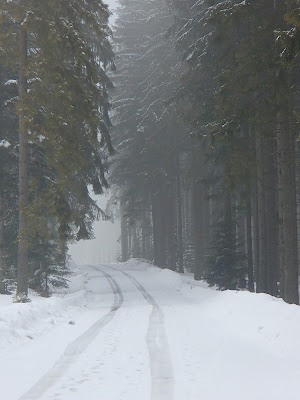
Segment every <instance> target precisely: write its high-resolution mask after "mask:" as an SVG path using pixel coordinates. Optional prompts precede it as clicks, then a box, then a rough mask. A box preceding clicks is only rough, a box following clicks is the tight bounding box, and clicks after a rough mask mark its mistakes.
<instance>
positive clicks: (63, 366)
mask: <svg viewBox="0 0 300 400" xmlns="http://www.w3.org/2000/svg"><path fill="white" fill-rule="evenodd" d="M93 269H94V268H93ZM98 271H99V270H98ZM101 272H102V274H103V275H104V276H105V278H106V279H107V281H108V283H109V285H110V287H111V289H112V291H113V293H114V301H113V304H112V306H111V308H110V310H109V312H108V313H106V314H105V315H104V316H103V317H101V318H100V319H99V320H98V321H96V322H95V323H94V324H93V325H92V326H91V327H90V328H88V329H87V330H86V331H85V332H84V333H83V334H82V335H80V336H79V337H78V338H77V339H75V340H74V341H73V342H71V343H70V344H69V345H68V346H67V347H66V349H65V351H64V353H63V354H62V356H61V358H60V359H59V360H58V361H57V362H56V363H55V364H54V365H53V367H52V368H51V369H50V371H49V372H47V373H46V374H45V375H44V376H43V377H42V378H41V379H40V380H39V381H38V382H37V383H36V384H35V385H34V386H33V387H32V388H30V389H29V390H28V391H27V392H26V393H25V394H24V395H23V396H21V397H20V399H19V400H36V399H39V398H41V396H42V395H43V394H44V393H45V392H46V391H48V390H49V389H50V388H51V387H52V386H53V385H54V384H55V383H56V382H57V381H58V380H59V379H60V378H61V377H62V376H63V375H64V374H65V373H66V371H67V370H68V369H69V367H70V365H71V364H73V363H74V361H75V360H76V358H77V357H78V356H79V355H80V354H82V353H83V352H84V351H85V349H86V348H87V347H88V345H89V344H90V343H92V342H93V340H94V339H95V338H96V336H97V335H98V334H99V332H100V331H101V329H102V328H103V327H104V326H105V325H107V324H108V323H109V322H110V321H111V320H112V319H113V318H114V316H115V314H116V311H117V310H119V308H120V307H121V306H122V304H123V301H124V297H123V293H122V291H121V289H120V287H119V285H118V283H117V282H116V281H115V279H114V278H112V276H110V275H109V274H107V273H106V272H104V271H102V270H101Z"/></svg>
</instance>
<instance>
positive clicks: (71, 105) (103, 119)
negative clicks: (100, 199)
mask: <svg viewBox="0 0 300 400" xmlns="http://www.w3.org/2000/svg"><path fill="white" fill-rule="evenodd" d="M108 18H109V11H108V8H107V6H106V5H104V4H103V3H102V2H101V1H100V2H99V1H95V0H68V1H65V0H55V1H46V2H44V1H37V0H19V1H6V0H1V1H0V48H1V53H0V87H1V89H0V93H1V94H0V96H1V100H0V176H1V179H0V282H1V287H0V289H1V293H5V292H8V291H9V290H10V285H11V284H13V283H14V282H16V281H17V288H16V301H19V302H26V301H27V300H28V297H27V295H28V287H31V288H34V289H36V290H38V291H40V292H41V293H42V294H43V295H45V296H47V295H48V290H49V286H50V285H52V286H66V285H67V281H66V275H67V274H68V269H67V265H66V259H67V246H68V242H70V241H72V240H79V239H82V238H89V237H90V236H91V235H92V222H93V221H94V220H95V219H97V218H99V217H101V216H102V217H104V218H105V214H104V213H103V212H102V210H101V209H99V207H98V206H97V204H96V203H95V202H94V201H93V200H92V199H91V198H90V194H89V193H90V192H89V188H92V189H93V190H94V192H95V193H96V194H100V193H102V191H103V188H104V187H107V186H108V183H107V181H106V178H105V172H106V170H107V157H108V154H109V153H112V152H113V148H112V144H111V140H110V136H109V132H108V128H109V125H110V121H109V116H108V112H109V108H110V103H109V100H108V94H107V90H108V88H109V87H110V86H111V85H112V84H111V82H110V79H109V78H108V76H107V72H106V70H107V67H109V66H111V65H112V64H113V58H114V57H113V52H112V49H111V45H110V42H109V37H110V34H111V33H110V29H109V27H108Z"/></svg>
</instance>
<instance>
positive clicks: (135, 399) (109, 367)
mask: <svg viewBox="0 0 300 400" xmlns="http://www.w3.org/2000/svg"><path fill="white" fill-rule="evenodd" d="M69 292H70V293H69V294H67V295H66V296H65V298H64V299H63V301H64V302H66V301H67V302H70V310H69V311H68V312H69V314H68V316H67V319H66V318H64V313H63V311H62V312H61V320H60V321H56V322H55V323H54V324H52V326H50V327H48V328H47V329H45V330H44V331H42V332H41V333H40V334H39V335H37V336H36V337H32V338H31V339H30V340H28V339H27V341H26V342H22V343H20V344H19V345H14V346H12V347H11V348H10V351H6V352H5V351H4V350H3V351H2V353H1V352H0V356H1V361H0V372H1V374H0V387H1V390H2V393H4V394H5V396H4V397H3V398H5V399H7V400H17V399H19V400H37V399H42V400H71V399H72V400H79V399H80V400H99V399H101V400H183V399H184V400H201V399H205V400H219V399H222V400H223V399H225V400H240V399H242V400H248V399H249V400H250V399H253V398H255V399H256V400H257V399H258V400H266V399H269V398H270V399H271V398H272V400H279V399H280V400H282V398H284V399H286V400H289V399H291V400H294V399H295V398H297V396H298V391H299V390H298V382H299V379H300V350H299V347H300V346H298V347H297V348H295V347H296V346H295V344H296V343H298V342H299V337H300V313H299V307H296V306H290V305H287V304H284V303H283V302H282V301H280V300H277V299H272V298H271V297H269V296H266V295H255V294H250V293H246V292H243V293H242V292H239V293H237V292H229V291H228V292H217V291H215V290H212V289H208V288H205V287H204V285H203V284H198V283H196V282H193V281H192V279H191V278H189V277H182V276H180V275H179V274H176V273H173V272H171V271H167V270H160V269H157V268H154V267H151V266H149V265H147V264H145V263H143V262H141V261H137V260H131V261H130V262H128V263H125V264H118V265H98V266H84V267H77V270H76V275H75V276H74V277H73V278H72V284H71V287H70V291H69ZM68 296H71V298H69V297H68ZM71 299H72V300H71ZM74 299H77V303H76V306H74ZM45 301H46V302H47V301H48V299H46V300H45ZM33 303H34V302H33ZM33 303H32V304H33ZM25 307H26V305H25ZM29 307H33V306H32V305H31V306H29ZM31 312H33V311H31ZM52 314H53V311H52ZM49 315H50V318H53V317H51V310H49ZM70 316H71V317H72V319H71V320H69V318H70ZM67 321H68V322H67ZM0 322H1V310H0ZM0 333H1V323H0ZM27 337H28V335H27ZM1 397H2V396H1Z"/></svg>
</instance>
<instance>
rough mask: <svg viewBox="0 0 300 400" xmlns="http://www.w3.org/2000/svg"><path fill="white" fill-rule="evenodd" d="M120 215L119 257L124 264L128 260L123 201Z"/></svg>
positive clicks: (126, 225) (126, 226) (126, 228)
mask: <svg viewBox="0 0 300 400" xmlns="http://www.w3.org/2000/svg"><path fill="white" fill-rule="evenodd" d="M120 213H121V257H122V262H126V261H127V260H128V259H129V251H128V223H127V216H126V209H125V205H124V203H123V201H121V207H120Z"/></svg>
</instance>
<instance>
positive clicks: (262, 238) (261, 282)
mask: <svg viewBox="0 0 300 400" xmlns="http://www.w3.org/2000/svg"><path fill="white" fill-rule="evenodd" d="M255 148H256V178H257V220H258V235H259V249H258V252H259V266H258V276H257V282H256V291H257V292H258V293H260V292H262V293H268V285H267V257H266V215H265V196H264V193H265V190H264V189H265V187H264V168H263V138H262V136H261V133H260V132H259V131H258V130H256V132H255Z"/></svg>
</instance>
